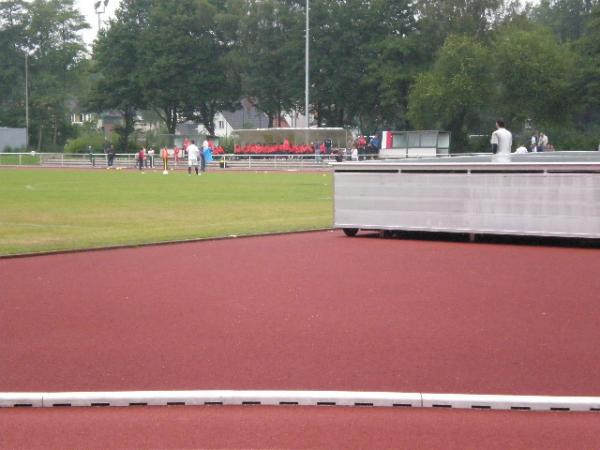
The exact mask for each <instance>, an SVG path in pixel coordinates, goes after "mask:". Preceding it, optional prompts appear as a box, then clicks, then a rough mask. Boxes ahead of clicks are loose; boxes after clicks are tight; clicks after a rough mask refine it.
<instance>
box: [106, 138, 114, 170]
mask: <svg viewBox="0 0 600 450" xmlns="http://www.w3.org/2000/svg"><path fill="white" fill-rule="evenodd" d="M116 154H117V151H116V150H115V146H114V145H112V144H111V146H110V147H109V148H108V151H107V152H106V156H107V158H108V167H107V169H110V168H112V166H113V164H114V161H115V155H116Z"/></svg>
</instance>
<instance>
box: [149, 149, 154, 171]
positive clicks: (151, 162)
mask: <svg viewBox="0 0 600 450" xmlns="http://www.w3.org/2000/svg"><path fill="white" fill-rule="evenodd" d="M148 160H149V161H150V168H151V169H154V148H152V147H150V150H148Z"/></svg>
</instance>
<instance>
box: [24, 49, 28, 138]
mask: <svg viewBox="0 0 600 450" xmlns="http://www.w3.org/2000/svg"><path fill="white" fill-rule="evenodd" d="M25 148H26V149H28V148H29V53H28V52H25Z"/></svg>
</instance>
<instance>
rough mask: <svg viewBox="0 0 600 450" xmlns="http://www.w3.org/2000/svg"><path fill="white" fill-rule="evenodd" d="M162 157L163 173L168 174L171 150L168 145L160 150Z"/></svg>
mask: <svg viewBox="0 0 600 450" xmlns="http://www.w3.org/2000/svg"><path fill="white" fill-rule="evenodd" d="M160 157H161V158H162V161H163V175H167V174H168V173H169V150H168V149H167V147H163V149H162V150H161V151H160Z"/></svg>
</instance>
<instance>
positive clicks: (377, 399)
mask: <svg viewBox="0 0 600 450" xmlns="http://www.w3.org/2000/svg"><path fill="white" fill-rule="evenodd" d="M168 405H190V406H191V405H238V406H239V405H269V406H279V405H281V406H288V405H298V406H355V407H390V408H394V407H397V408H411V407H412V408H450V409H454V408H457V409H496V410H519V411H586V412H600V397H560V396H527V395H472V394H423V393H400V392H351V391H234V390H225V391H224V390H202V391H123V392H49V393H0V408H14V407H33V408H52V407H69V406H72V407H93V406H96V407H101V406H168Z"/></svg>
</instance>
